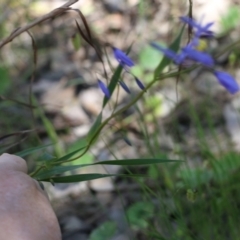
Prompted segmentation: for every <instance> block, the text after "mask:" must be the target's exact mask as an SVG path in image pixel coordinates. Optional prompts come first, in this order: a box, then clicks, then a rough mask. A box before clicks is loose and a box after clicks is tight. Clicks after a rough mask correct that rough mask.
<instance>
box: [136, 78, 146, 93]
mask: <svg viewBox="0 0 240 240" xmlns="http://www.w3.org/2000/svg"><path fill="white" fill-rule="evenodd" d="M134 78H135V81H136V83H137V85H138V86H139V88H140V89H142V90H144V89H145V86H144V85H143V83H142V82H141V81H140V80H139V79H138V78H137V77H135V76H134Z"/></svg>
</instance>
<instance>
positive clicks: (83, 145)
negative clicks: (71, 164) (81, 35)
mask: <svg viewBox="0 0 240 240" xmlns="http://www.w3.org/2000/svg"><path fill="white" fill-rule="evenodd" d="M77 144H78V149H76V150H75V151H71V152H70V153H68V154H66V155H65V156H63V157H61V158H58V159H57V160H56V162H64V161H68V160H69V159H71V158H74V156H76V154H80V152H81V151H82V150H83V149H85V148H86V147H87V142H86V140H85V139H81V140H80V141H78V142H77Z"/></svg>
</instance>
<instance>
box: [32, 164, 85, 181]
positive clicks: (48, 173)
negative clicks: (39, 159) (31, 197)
mask: <svg viewBox="0 0 240 240" xmlns="http://www.w3.org/2000/svg"><path fill="white" fill-rule="evenodd" d="M85 165H87V166H89V164H81V165H69V166H56V167H52V168H51V169H47V170H42V171H41V172H39V173H38V174H37V175H36V176H35V178H36V179H38V180H41V179H46V178H53V177H54V176H57V175H60V174H63V173H65V172H68V171H73V170H76V169H78V168H82V167H85Z"/></svg>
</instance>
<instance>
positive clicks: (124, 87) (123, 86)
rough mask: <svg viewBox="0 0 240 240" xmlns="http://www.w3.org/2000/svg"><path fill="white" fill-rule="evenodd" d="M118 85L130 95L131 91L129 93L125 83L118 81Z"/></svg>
mask: <svg viewBox="0 0 240 240" xmlns="http://www.w3.org/2000/svg"><path fill="white" fill-rule="evenodd" d="M119 84H120V86H121V87H122V88H123V89H124V90H125V91H126V92H127V93H129V94H131V91H130V89H129V88H128V86H127V85H126V83H125V82H123V81H119Z"/></svg>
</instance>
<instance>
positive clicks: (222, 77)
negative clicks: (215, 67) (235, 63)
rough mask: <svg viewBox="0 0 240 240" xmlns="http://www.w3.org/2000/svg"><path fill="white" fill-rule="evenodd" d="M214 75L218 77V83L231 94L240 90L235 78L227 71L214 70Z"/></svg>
mask: <svg viewBox="0 0 240 240" xmlns="http://www.w3.org/2000/svg"><path fill="white" fill-rule="evenodd" d="M214 75H215V76H216V78H217V79H218V81H219V83H220V84H221V85H222V86H224V87H225V88H226V89H227V90H228V91H229V92H230V93H231V94H234V93H236V92H238V91H239V90H240V88H239V85H238V83H237V82H236V80H235V79H234V78H233V77H232V76H231V75H230V74H228V73H226V72H221V71H215V72H214Z"/></svg>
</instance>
